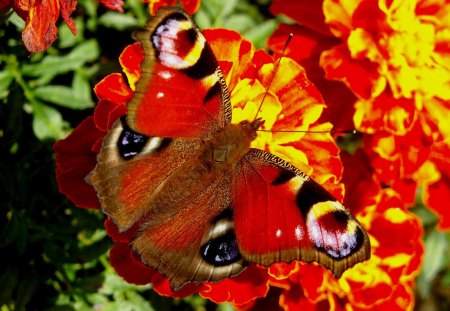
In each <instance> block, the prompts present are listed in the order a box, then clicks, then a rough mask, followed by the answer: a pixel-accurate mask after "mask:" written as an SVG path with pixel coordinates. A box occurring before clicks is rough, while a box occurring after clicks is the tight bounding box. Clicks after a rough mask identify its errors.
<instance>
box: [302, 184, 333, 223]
mask: <svg viewBox="0 0 450 311" xmlns="http://www.w3.org/2000/svg"><path fill="white" fill-rule="evenodd" d="M326 201H336V199H335V198H333V196H332V195H331V194H329V193H328V192H327V191H326V190H325V189H323V188H322V187H321V186H320V185H319V184H317V183H316V182H315V181H313V180H307V181H305V182H304V183H303V184H302V186H301V187H300V189H299V190H298V192H297V197H296V202H297V206H298V208H299V209H300V211H301V212H302V215H303V217H305V218H306V216H307V215H308V212H309V210H310V209H311V207H312V206H313V205H314V204H316V203H319V202H326Z"/></svg>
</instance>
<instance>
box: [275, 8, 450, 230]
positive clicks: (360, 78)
mask: <svg viewBox="0 0 450 311" xmlns="http://www.w3.org/2000/svg"><path fill="white" fill-rule="evenodd" d="M271 10H272V12H273V13H275V14H278V13H283V14H286V15H288V16H290V17H292V18H293V19H295V20H296V21H298V22H299V23H300V24H302V25H304V26H299V25H290V26H289V25H282V26H280V28H279V29H278V30H277V32H276V33H275V34H274V35H273V36H272V38H271V40H270V41H269V45H270V46H271V48H272V49H274V50H275V51H280V47H281V45H282V42H283V41H284V40H285V38H286V34H287V33H288V32H294V33H295V34H296V36H295V37H294V40H293V42H294V43H293V44H292V47H291V48H290V49H289V50H288V52H287V55H289V56H290V57H292V58H294V59H296V60H298V61H299V62H300V63H301V64H302V65H305V66H306V68H307V70H308V73H309V74H310V76H311V79H312V81H313V82H315V83H316V84H317V86H318V88H319V89H320V90H321V91H322V94H323V96H324V98H325V100H326V102H327V104H328V107H329V112H328V113H327V112H325V115H326V117H328V120H331V121H332V123H333V124H335V125H337V127H338V129H342V128H352V127H356V128H357V129H358V130H359V131H361V132H363V133H365V135H364V139H363V143H364V144H363V149H364V152H366V153H367V155H368V157H369V159H370V165H371V166H372V167H373V168H374V171H375V173H376V174H377V177H378V179H379V182H380V183H382V184H383V185H384V186H390V187H392V188H393V189H395V190H396V191H398V192H399V193H400V194H401V195H402V196H403V197H404V198H406V201H407V203H408V205H409V206H412V205H413V203H414V198H415V193H416V190H417V189H418V187H419V186H420V187H423V189H424V192H423V193H424V198H423V199H424V201H425V202H426V203H427V204H428V206H429V207H430V208H432V209H433V210H435V211H437V212H438V213H439V214H440V216H441V226H440V227H441V229H449V228H450V225H449V223H450V219H449V211H448V208H447V207H445V206H444V205H443V204H442V203H441V202H443V201H444V198H448V194H449V193H450V184H449V183H448V182H447V181H446V175H447V173H446V171H445V170H443V168H444V167H445V166H443V165H439V166H437V165H436V164H437V163H439V164H441V163H442V160H439V158H442V157H443V156H444V155H443V154H442V152H446V151H448V150H446V149H445V148H443V147H442V146H445V145H447V144H448V139H450V136H449V135H450V132H449V129H450V127H449V123H448V122H447V121H446V120H448V117H449V114H450V88H449V85H450V67H449V65H448V64H449V63H450V44H449V43H450V23H449V22H448V21H449V20H450V3H449V2H448V1H440V0H433V1H423V0H415V1H372V0H359V1H354V2H348V1H341V0H335V1H332V0H324V1H320V2H318V3H317V4H316V5H314V6H311V5H310V3H309V2H307V1H302V0H300V1H289V0H276V1H274V2H273V4H272V7H271ZM337 111H339V113H336V112H337ZM325 120H327V119H325ZM446 142H447V143H446ZM438 150H439V151H438ZM447 156H448V155H447ZM441 168H442V169H441ZM428 169H431V171H429V172H426V170H428ZM438 180H439V181H438ZM431 185H433V186H431Z"/></svg>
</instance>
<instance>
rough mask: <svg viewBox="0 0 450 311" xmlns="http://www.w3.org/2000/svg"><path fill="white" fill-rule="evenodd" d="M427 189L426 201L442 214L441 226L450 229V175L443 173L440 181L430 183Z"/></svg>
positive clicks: (430, 206) (443, 228) (440, 218)
mask: <svg viewBox="0 0 450 311" xmlns="http://www.w3.org/2000/svg"><path fill="white" fill-rule="evenodd" d="M447 173H448V172H447ZM425 191H426V192H427V193H426V196H425V203H426V204H427V206H428V207H429V208H431V209H432V210H434V211H435V212H436V213H437V214H438V215H439V216H440V217H439V228H441V229H442V230H449V229H450V208H449V206H448V202H450V177H449V176H447V175H442V177H441V179H440V180H439V181H437V182H436V183H433V184H431V185H429V186H428V187H427V188H426V190H425Z"/></svg>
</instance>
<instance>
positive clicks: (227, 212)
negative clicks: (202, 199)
mask: <svg viewBox="0 0 450 311" xmlns="http://www.w3.org/2000/svg"><path fill="white" fill-rule="evenodd" d="M222 219H225V220H232V219H233V210H232V209H231V207H228V208H226V209H224V210H223V211H222V212H220V214H218V215H217V216H216V217H214V218H213V220H212V223H217V222H218V221H220V220H222Z"/></svg>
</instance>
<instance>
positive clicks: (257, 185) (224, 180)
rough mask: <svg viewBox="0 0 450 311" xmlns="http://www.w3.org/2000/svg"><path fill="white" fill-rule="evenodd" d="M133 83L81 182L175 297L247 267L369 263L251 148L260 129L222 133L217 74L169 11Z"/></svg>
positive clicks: (319, 204) (271, 158)
mask: <svg viewBox="0 0 450 311" xmlns="http://www.w3.org/2000/svg"><path fill="white" fill-rule="evenodd" d="M136 37H137V38H138V40H139V41H140V42H141V46H142V48H143V54H144V60H143V62H142V64H141V66H142V73H141V78H140V80H139V82H138V83H137V86H136V92H135V95H134V96H133V98H132V99H131V100H130V102H129V103H128V104H127V115H126V118H122V119H121V120H118V121H116V122H115V124H114V125H113V128H112V129H111V130H110V132H109V133H108V134H107V135H106V136H105V138H104V139H103V144H102V148H101V151H100V153H99V155H98V158H97V166H96V168H95V169H94V170H93V171H92V172H91V173H90V174H89V176H88V182H89V183H91V184H92V185H93V186H94V188H95V189H96V191H97V194H98V197H99V200H100V203H101V206H102V209H103V211H104V212H105V214H107V215H108V216H109V217H110V218H111V219H112V221H113V222H114V223H115V224H116V225H117V227H118V228H119V230H120V231H127V230H135V231H133V232H135V234H134V238H133V239H132V241H131V243H130V246H131V247H132V248H133V249H134V250H135V251H136V252H137V253H138V254H139V255H140V256H141V258H142V261H143V262H144V263H146V264H147V265H149V266H150V267H152V268H154V269H156V270H158V271H159V272H160V273H162V274H164V275H165V276H166V277H168V279H169V280H170V282H171V285H172V287H173V288H174V289H178V288H180V287H182V286H183V285H184V284H186V283H188V282H192V281H194V282H205V281H220V280H223V279H225V278H228V277H231V276H235V275H237V274H239V273H240V272H241V271H243V269H245V267H246V266H247V264H248V263H249V262H254V263H258V264H261V265H264V266H270V265H271V264H273V263H276V262H280V261H283V262H291V261H293V260H303V261H306V262H312V261H316V262H319V263H321V264H322V265H324V266H325V267H327V268H328V269H330V270H331V271H332V272H333V274H334V275H335V276H337V277H339V276H340V275H341V274H342V273H343V272H344V271H345V270H346V269H348V268H349V267H351V266H353V265H354V264H356V263H358V262H361V261H364V260H366V259H367V258H369V257H370V243H369V239H368V236H367V233H366V232H365V231H364V229H363V228H362V226H361V224H359V222H358V221H357V220H356V219H355V218H353V216H352V215H351V214H350V212H349V211H348V210H347V209H345V207H343V206H342V205H341V204H340V203H339V202H338V201H337V200H336V199H335V198H333V197H332V196H331V195H330V194H329V193H328V192H327V191H326V190H324V189H323V188H322V187H321V186H320V185H318V184H317V183H315V182H314V181H313V180H311V179H310V178H309V176H307V175H306V174H305V173H303V172H302V171H300V170H299V169H297V168H296V167H294V166H293V165H291V164H290V163H288V162H286V161H284V160H283V159H281V158H279V157H277V156H275V155H273V154H270V153H268V152H266V151H263V150H259V149H254V148H251V147H250V145H251V142H252V141H253V140H254V139H255V138H256V137H257V130H258V129H259V127H260V126H261V125H262V124H263V121H262V120H261V119H256V120H254V121H251V122H241V123H239V124H231V122H230V121H231V103H230V100H229V95H228V89H227V86H226V84H225V79H224V77H223V75H222V71H221V70H220V67H219V65H218V63H217V61H216V58H215V56H214V54H213V52H212V50H211V48H210V47H209V45H208V43H207V42H206V40H205V38H204V37H203V35H202V33H201V32H200V30H198V28H197V27H196V26H195V24H194V23H193V22H192V20H191V19H190V17H189V16H188V15H186V14H185V13H184V12H182V11H181V10H179V9H176V8H163V9H160V10H159V11H158V13H157V15H156V17H154V18H153V19H152V20H151V21H150V22H149V23H148V24H147V26H146V28H145V30H144V31H142V32H140V33H138V34H137V35H136Z"/></svg>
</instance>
